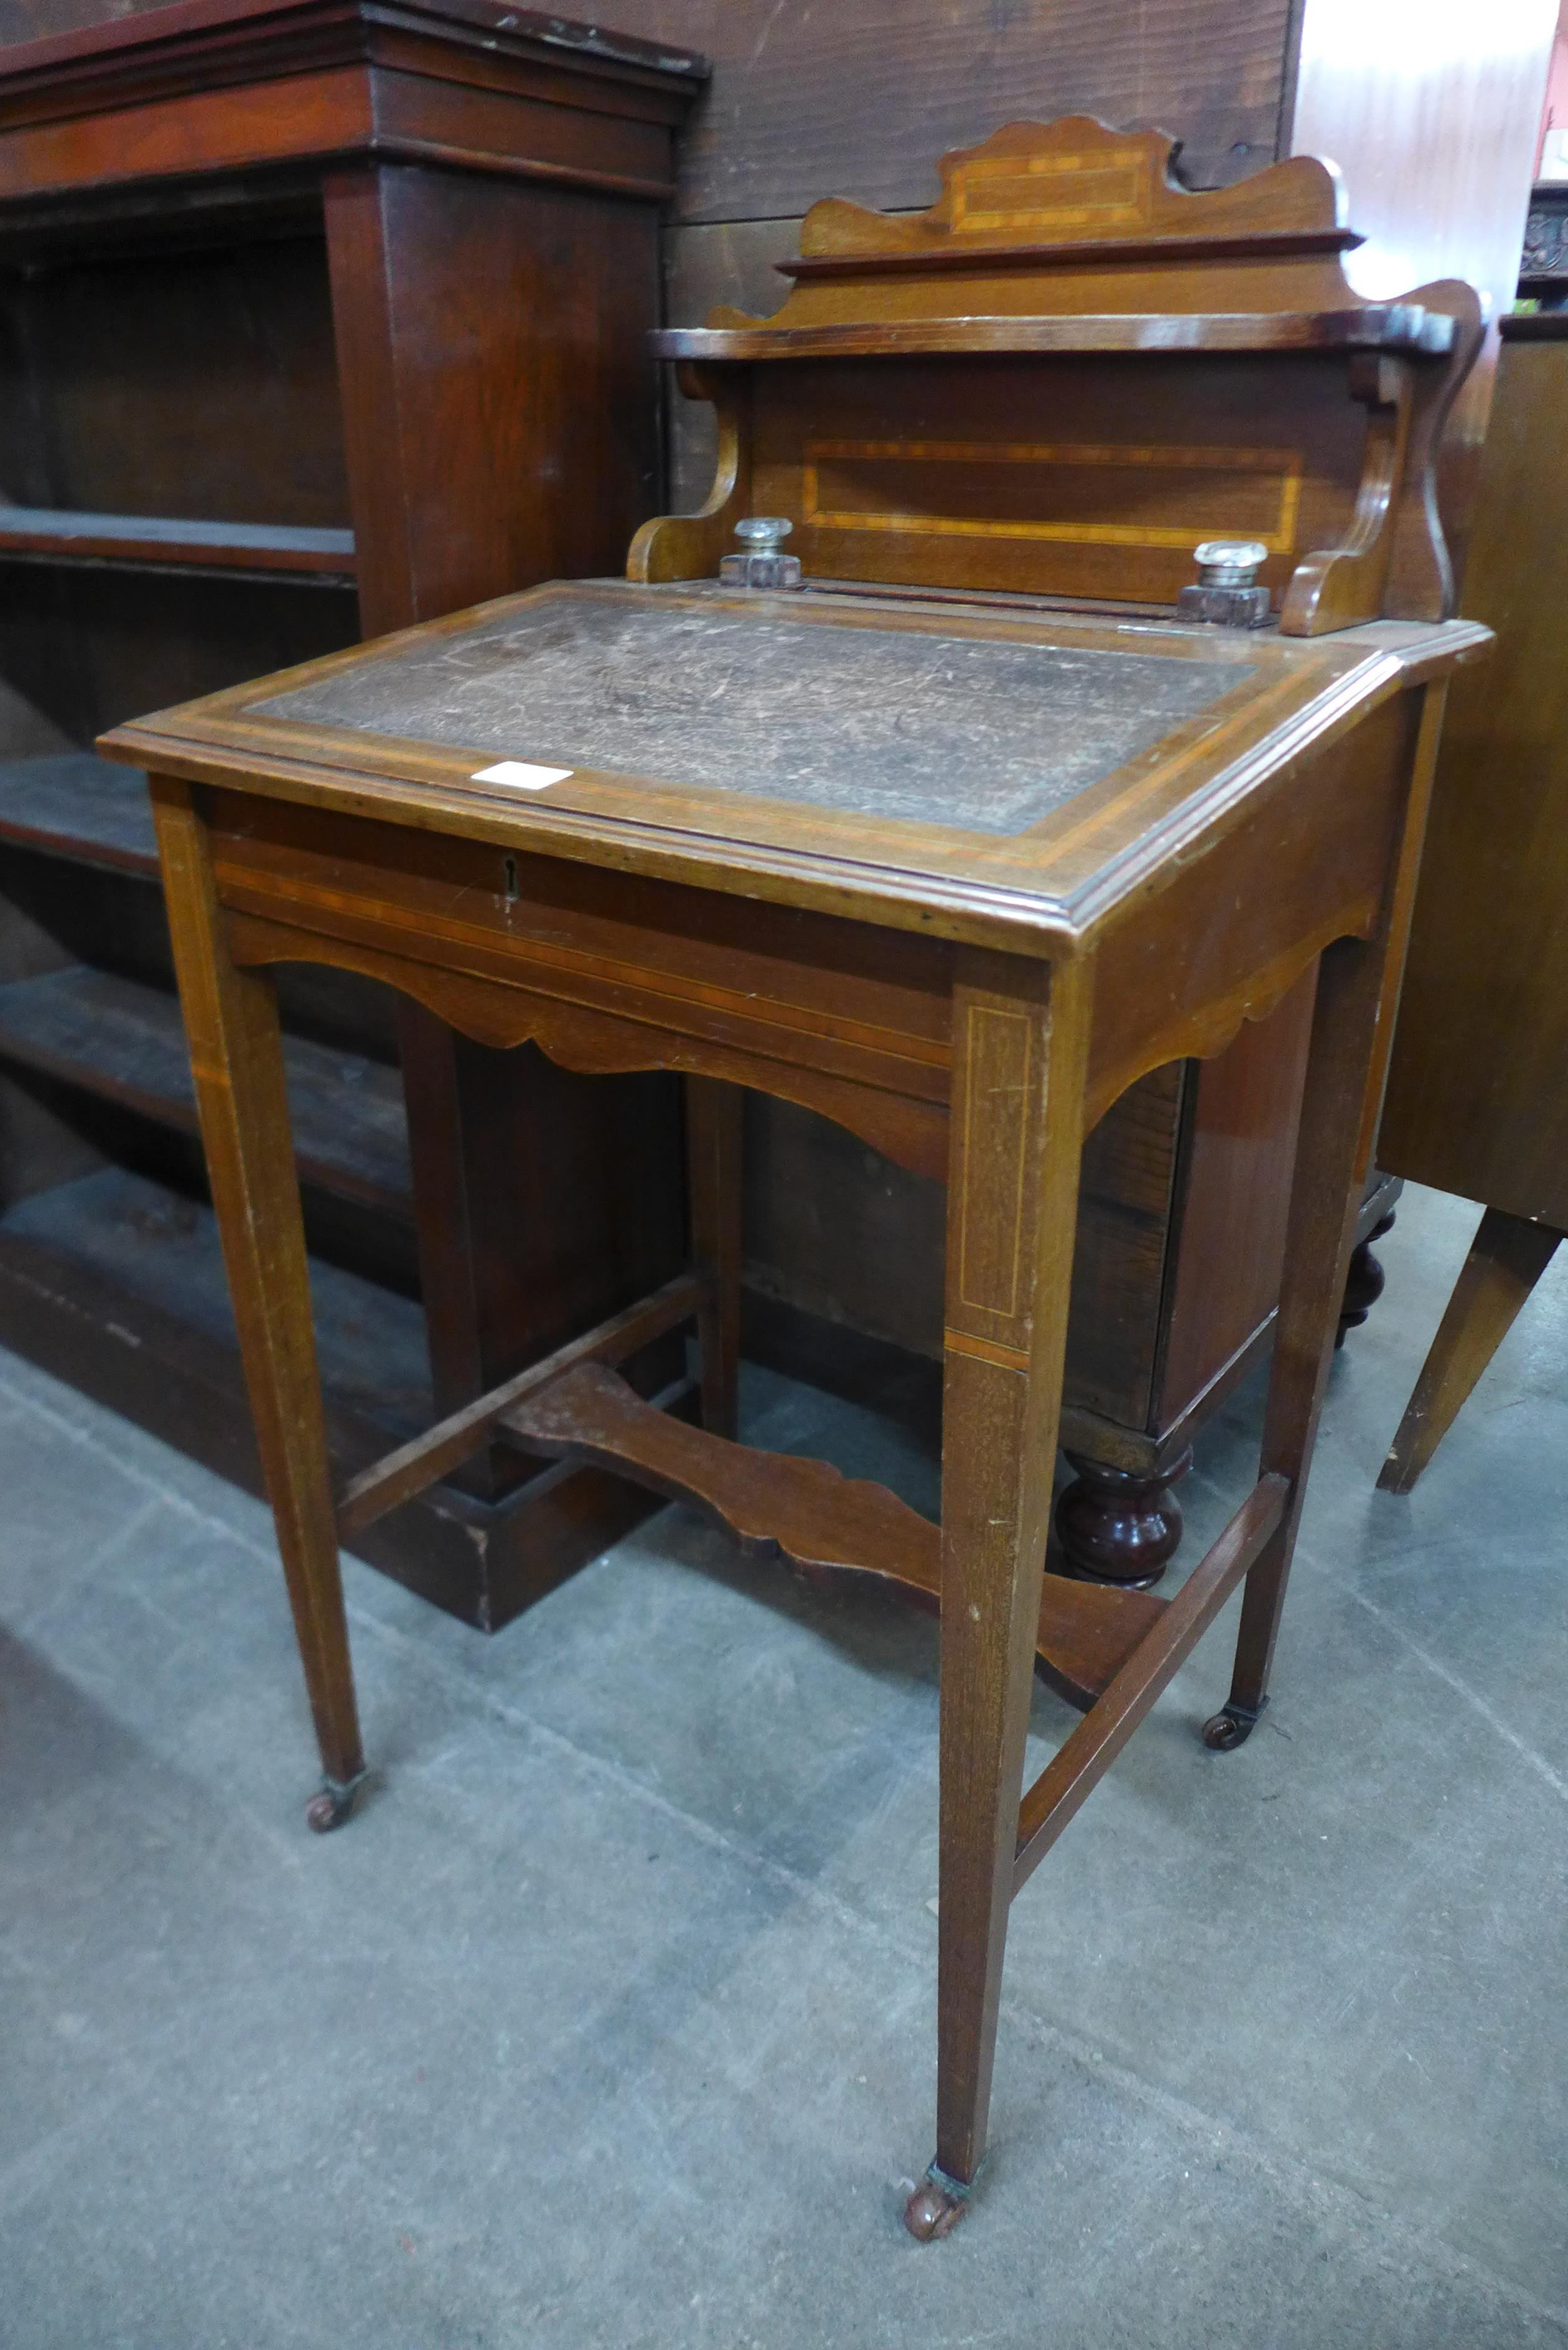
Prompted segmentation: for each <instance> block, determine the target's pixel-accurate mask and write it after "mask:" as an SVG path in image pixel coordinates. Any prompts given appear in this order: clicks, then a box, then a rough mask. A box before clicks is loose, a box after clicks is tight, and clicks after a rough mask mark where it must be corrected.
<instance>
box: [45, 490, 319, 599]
mask: <svg viewBox="0 0 1568 2350" xmlns="http://www.w3.org/2000/svg"><path fill="white" fill-rule="evenodd" d="M4 555H18V556H34V557H44V558H46V559H48V560H51V561H53V562H56V563H113V564H123V565H128V566H134V567H137V568H138V569H140V568H141V567H144V566H147V565H154V566H160V567H161V566H163V565H167V564H178V565H182V566H184V567H187V568H189V567H195V568H197V569H201V570H208V569H213V570H220V571H230V570H234V571H252V572H254V571H270V572H282V573H285V574H292V575H293V576H294V577H296V578H297V577H306V578H312V579H317V580H319V581H321V582H322V583H323V584H326V583H327V582H329V581H332V580H350V579H352V578H353V577H354V573H355V556H354V534H353V532H352V531H351V530H312V529H305V528H302V527H299V526H296V525H292V524H281V523H263V522H187V521H183V520H181V519H178V518H176V517H175V516H172V515H115V514H82V513H78V512H75V511H71V510H67V509H64V508H60V507H55V506H14V505H7V504H0V556H4Z"/></svg>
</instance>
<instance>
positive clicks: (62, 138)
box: [0, 0, 705, 1623]
mask: <svg viewBox="0 0 1568 2350" xmlns="http://www.w3.org/2000/svg"><path fill="white" fill-rule="evenodd" d="M3 66H4V69H3V71H0V452H3V454H0V759H3V761H4V764H0V1340H3V1341H4V1342H5V1343H6V1344H8V1345H10V1346H13V1347H17V1348H19V1349H20V1350H22V1351H23V1352H24V1353H26V1354H27V1355H29V1356H31V1357H33V1358H34V1359H35V1360H36V1361H38V1362H40V1363H42V1364H44V1365H45V1366H46V1367H48V1368H50V1369H52V1370H54V1371H56V1372H57V1373H58V1374H59V1375H60V1376H62V1377H64V1378H67V1379H69V1380H71V1381H73V1382H74V1383H75V1384H76V1385H78V1387H80V1388H85V1389H86V1390H87V1391H88V1392H89V1393H91V1394H94V1395H96V1396H98V1397H99V1398H100V1399H103V1400H105V1401H107V1402H109V1403H110V1404H112V1405H113V1406H115V1407H116V1408H117V1409H119V1410H121V1411H124V1412H128V1413H129V1414H130V1416H131V1417H132V1418H134V1419H139V1420H140V1421H141V1422H142V1423H143V1424H144V1425H146V1426H148V1427H151V1428H153V1429H155V1430H157V1431H158V1432H159V1433H161V1434H162V1435H163V1436H165V1437H168V1438H169V1439H171V1440H172V1441H174V1442H175V1443H177V1444H180V1445H182V1446H183V1447H184V1448H185V1449H186V1450H188V1451H192V1452H193V1453H195V1454H196V1455H198V1456H199V1457H201V1458H202V1459H203V1460H205V1461H209V1462H210V1463H211V1464H213V1466H215V1467H217V1468H219V1469H221V1470H223V1471H224V1472H225V1473H227V1474H229V1475H231V1476H234V1477H237V1478H239V1479H241V1480H242V1481H244V1482H249V1483H251V1484H253V1485H255V1484H256V1483H257V1482H258V1471H257V1466H256V1461H255V1457H254V1444H253V1440H252V1437H251V1433H250V1425H249V1417H248V1413H247V1410H246V1407H245V1399H244V1390H243V1384H242V1380H241V1376H240V1371H239V1365H238V1358H237V1355H236V1353H235V1351H234V1343H233V1336H232V1323H231V1319H230V1315H229V1310H228V1304H227V1295H226V1289H225V1285H224V1282H223V1271H222V1265H221V1261H220V1257H219V1253H218V1249H217V1243H216V1237H215V1232H214V1230H213V1223H212V1219H211V1214H210V1211H209V1210H208V1208H207V1206H206V1204H205V1189H204V1183H203V1179H202V1165H201V1153H200V1149H199V1147H198V1145H197V1142H196V1139H195V1119H194V1108H193V1102H192V1088H191V1078H190V1071H189V1066H188V1062H187V1057H186V1054H185V1049H184V1042H183V1035H182V1028H181V1024H180V1017H179V1011H178V1006H177V1003H176V1001H175V997H174V994H173V993H172V978H171V965H170V961H169V951H168V943H167V938H166V933H165V929H164V924H163V918H162V907H161V897H160V893H159V889H158V882H157V875H156V864H155V858H154V853H153V846H152V832H151V819H150V816H149V813H148V809H147V806H146V797H145V791H144V788H143V786H142V785H141V783H140V778H138V777H137V776H135V775H128V774H126V773H125V772H124V771H123V770H120V769H116V768H112V767H109V765H107V764H102V763H100V762H99V760H97V759H96V758H95V757H94V756H93V755H92V754H91V753H90V751H89V750H88V747H87V746H88V744H90V743H91V742H92V741H93V739H94V737H95V735H96V734H97V733H99V732H100V731H101V730H102V729H103V728H104V727H106V726H108V725H111V724H113V723H116V722H118V721H119V720H120V719H123V718H125V717H127V716H130V715H133V714H135V713H137V712H142V711H146V710H150V709H153V708H156V707H158V706H160V705H161V704H164V703H168V702H175V701H179V700H182V699H183V698H185V697H187V696H189V695H191V694H193V693H199V692H202V691H211V690H213V689H216V688H218V687H220V686H222V685H225V684H230V683H234V682H236V681H240V680H242V679H244V678H246V677H250V676H253V675H255V674H257V673H258V672H261V671H267V670H271V669H275V668H276V667H277V666H279V665H280V664H281V663H284V662H288V661H293V660H301V659H304V658H306V657H308V656H309V655H312V654H315V653H319V652H322V651H325V650H330V649H332V648H335V647H339V646H342V645H346V644H348V643H351V642H352V641H354V639H356V638H357V637H358V636H359V635H361V634H366V635H372V634H378V633H379V632H381V631H383V630H385V629H391V628H396V627H399V626H401V625H404V624H407V623H410V622H413V621H415V620H421V619H430V618H431V617H433V616H434V615H436V614H439V613H441V612H443V611H447V610H450V609H452V608H456V607H459V606H462V605H466V604H470V603H472V602H475V601H478V600H480V599H482V598H484V597H487V596H492V595H495V594H499V593H501V592H502V591H504V590H505V589H509V588H515V587H524V586H526V585H529V584H531V583H532V582H534V581H535V580H538V579H543V578H548V577H556V576H559V575H563V574H565V575H580V574H583V573H591V572H596V571H598V572H603V571H612V572H613V571H618V569H619V568H620V567H621V564H622V562H623V560H624V556H625V549H626V546H627V542H628V539H629V538H630V536H631V535H632V532H633V531H634V530H635V528H636V527H637V525H638V524H639V521H640V520H641V519H642V518H643V517H644V516H645V515H648V514H649V513H651V512H652V511H653V510H654V509H655V507H656V506H657V505H658V504H659V498H660V490H661V486H662V485H661V479H660V474H661V466H660V458H659V387H658V381H657V377H656V374H655V371H654V369H653V366H652V363H651V361H650V359H649V357H648V331H649V328H650V327H652V326H653V325H655V324H657V322H658V318H659V250H658V239H659V213H660V207H661V205H662V204H663V203H664V201H665V199H666V198H667V196H668V195H669V193H670V188H671V185H672V180H673V140H674V132H675V130H676V128H677V126H678V124H679V122H680V120H681V118H682V116H683V114H684V112H685V110H686V109H687V107H688V106H689V104H690V102H691V99H692V98H693V97H694V96H695V94H696V92H697V91H698V89H699V88H701V81H702V78H703V74H704V70H705V68H704V67H703V63H702V60H701V58H698V57H693V56H690V55H686V54H683V53H681V52H679V51H671V50H670V48H668V47H664V46H660V47H658V48H655V47H651V46H649V45H645V44H642V43H639V42H636V41H623V40H618V39H617V38H615V37H614V36H609V35H607V34H601V33H598V32H595V31H590V30H588V29H587V28H585V27H574V26H569V25H563V24H562V23H561V22H560V21H559V20H558V19H555V18H549V17H544V16H532V15H530V14H528V13H526V12H519V11H517V10H514V9H504V8H503V7H501V6H499V5H494V0H420V5H402V0H397V5H381V0H285V4H284V5H270V6H266V7H265V8H258V7H256V6H255V5H254V0H246V4H245V5H234V0H184V5H177V6H173V7H170V8H164V9H158V10H156V11H152V12H150V13H147V14H143V15H140V16H133V17H131V18H130V19H129V20H126V21H123V22H120V23H118V24H114V25H108V26H98V27H95V28H94V29H93V30H91V31H90V32H88V33H83V34H78V35H69V36H60V37H58V38H56V39H52V40H47V41H40V42H36V43H33V44H30V45H28V46H26V47H16V48H12V49H10V50H8V51H6V52H5V54H4V60H3ZM286 1006H287V1019H288V1024H289V1027H290V1031H291V1045H290V1055H291V1073H292V1079H293V1092H292V1107H293V1117H294V1125H295V1139H296V1152H297V1156H298V1159H299V1164H300V1168H301V1172H302V1175H303V1177H304V1178H305V1180H306V1185H307V1201H308V1225H309V1232H310V1239H311V1244H312V1248H313V1252H314V1273H313V1281H314V1291H315V1299H316V1307H317V1323H318V1329H319V1343H320V1347H321V1353H322V1357H323V1364H324V1369H325V1372H326V1377H327V1385H328V1388H329V1391H330V1396H331V1404H332V1419H333V1441H334V1444H335V1446H336V1448H337V1453H338V1456H339V1459H340V1461H342V1463H343V1464H344V1465H345V1466H347V1467H351V1466H353V1465H355V1464H356V1463H358V1462H359V1461H363V1460H366V1459H369V1458H370V1457H372V1456H373V1455H375V1454H376V1453H379V1452H380V1451H384V1450H385V1448H386V1440H387V1436H388V1434H389V1432H392V1433H394V1434H395V1433H398V1432H410V1431H411V1430H413V1429H414V1428H416V1427H418V1426H420V1425H422V1424H423V1423H424V1422H425V1421H426V1420H427V1419H429V1418H430V1416H431V1411H432V1409H436V1410H439V1409H450V1408H451V1407H452V1405H453V1404H454V1403H456V1402H459V1401H462V1399H464V1397H465V1395H466V1394H467V1393H469V1392H475V1391H477V1390H478V1389H480V1388H483V1387H485V1386H487V1385H489V1384H491V1383H492V1382H493V1380H494V1379H495V1378H497V1377H501V1376H505V1374H506V1372H507V1370H508V1368H511V1367H518V1366H519V1365H520V1364H521V1363H523V1362H525V1361H527V1360H529V1359H531V1358H532V1357H534V1356H535V1355H538V1354H541V1353H544V1352H545V1351H547V1349H548V1348H549V1347H552V1346H554V1345H556V1344H557V1343H558V1342H559V1341H560V1340H561V1339H562V1338H563V1337H565V1336H567V1335H569V1334H570V1333H571V1332H572V1331H573V1330H574V1329H576V1327H578V1326H582V1325H583V1324H585V1323H587V1322H591V1321H592V1320H594V1319H595V1318H596V1317H597V1316H598V1315H602V1314H604V1313H606V1312H607V1311H614V1310H615V1308H616V1307H617V1305H618V1304H620V1303H622V1302H624V1300H625V1299H626V1298H628V1297H631V1296H635V1295H639V1293H640V1292H641V1291H643V1290H645V1289H646V1288H647V1287H648V1285H649V1281H650V1279H651V1280H658V1279H659V1278H661V1277H662V1276H663V1275H664V1274H666V1273H667V1272H668V1271H669V1270H670V1269H671V1268H672V1267H673V1265H674V1264H675V1263H676V1262H677V1260H678V1258H679V1256H680V1251H681V1247H682V1235H681V1217H682V1208H681V1169H680V1123H679V1104H678V1100H677V1099H676V1097H675V1096H674V1094H673V1092H672V1090H671V1089H670V1081H669V1080H666V1079H660V1078H657V1077H648V1078H628V1079H621V1080H616V1081H614V1082H612V1083H610V1084H608V1085H607V1084H604V1083H602V1082H597V1083H596V1082H594V1081H591V1080H587V1079H584V1078H576V1077H573V1076H569V1075H568V1074H567V1073H565V1072H562V1071H558V1070H556V1069H553V1068H552V1067H551V1066H549V1065H548V1064H547V1063H545V1061H544V1060H543V1059H542V1057H541V1056H539V1055H505V1056H503V1055H496V1054H490V1053H486V1052H484V1051H483V1050H482V1049H481V1048H479V1047H477V1046H474V1045H468V1044H466V1043H462V1042H460V1041H458V1040H455V1039H453V1038H452V1035H450V1033H449V1032H448V1031H447V1030H446V1029H445V1028H443V1027H442V1026H441V1024H439V1023H437V1022H435V1021H434V1020H432V1019H431V1018H429V1017H428V1016H427V1015H423V1014H401V1013H400V1012H399V1011H398V1010H397V1009H396V1008H395V1006H394V1004H393V1002H392V1000H391V998H390V997H389V996H388V995H385V994H384V993H382V992H381V991H379V989H377V988H376V987H374V986H372V985H369V984H368V983H365V982H364V981H362V980H350V979H349V978H348V976H347V975H339V974H333V973H331V972H311V971H306V970H303V969H302V970H300V971H299V972H296V974H295V975H294V976H293V979H292V981H291V982H290V983H289V984H288V985H287V987H286ZM405 1078H406V1084H407V1094H408V1115H407V1116H405ZM540 1120H545V1121H548V1126H549V1131H550V1134H551V1149H550V1150H549V1151H548V1152H547V1153H542V1152H539V1151H537V1150H533V1151H531V1150H530V1149H529V1136H530V1134H531V1133H533V1132H535V1131H537V1130H538V1128H537V1124H536V1122H537V1121H540ZM519 1207H521V1209H522V1211H523V1212H522V1214H521V1215H520V1214H519V1212H518V1211H519ZM503 1222H504V1227H505V1229H506V1230H507V1232H508V1233H509V1234H510V1235H511V1236H512V1237H511V1238H510V1239H509V1240H508V1243H507V1245H506V1247H505V1248H504V1249H502V1248H500V1247H499V1246H498V1244H497V1243H496V1240H495V1235H496V1233H497V1232H499V1231H500V1230H501V1229H502V1227H503ZM519 1230H521V1231H522V1232H523V1233H524V1240H523V1242H522V1243H521V1245H520V1244H519V1243H518V1241H517V1239H516V1237H515V1236H516V1234H517V1232H519ZM421 1298H422V1306H421ZM668 1369H669V1365H668V1364H667V1363H664V1364H661V1363H660V1362H658V1361H652V1362H649V1363H648V1364H646V1365H645V1366H644V1367H643V1371H644V1376H645V1378H646V1379H648V1380H649V1381H653V1382H657V1381H658V1379H659V1378H660V1377H661V1376H663V1375H665V1374H667V1372H668ZM469 1486H470V1490H467V1491H462V1490H458V1489H457V1488H441V1489H438V1490H437V1491H436V1492H434V1493H433V1494H432V1495H431V1496H430V1497H428V1499H427V1500H426V1502H425V1503H421V1504H420V1505H417V1506H416V1507H414V1508H412V1509H410V1510H409V1511H406V1512H404V1513H401V1514H400V1517H397V1518H393V1519H391V1520H389V1521H388V1522H387V1523H385V1524H384V1525H383V1526H381V1527H379V1528H378V1529H377V1530H376V1532H375V1534H373V1535H370V1536H368V1537H367V1541H366V1555H369V1556H371V1557H373V1558H374V1559H375V1561H376V1563H377V1564H379V1565H382V1566H384V1567H387V1568H389V1570H390V1571H391V1572H393V1573H395V1574H397V1575H400V1576H401V1577H402V1578H403V1579H404V1580H406V1581H409V1582H410V1583H411V1584H413V1585H414V1586H416V1587H417V1588H420V1589H421V1590H423V1591H425V1592H426V1593H427V1594H428V1595H429V1596H431V1597H434V1598H438V1599H440V1600H441V1602H442V1603H443V1604H444V1605H446V1606H448V1607H452V1608H454V1609H455V1610H457V1612H459V1613H462V1614H463V1615H465V1616H467V1617H470V1618H471V1619H472V1620H474V1621H477V1622H482V1623H483V1622H494V1621H498V1620H502V1619H504V1617H505V1616H506V1615H508V1614H510V1613H513V1612H514V1610H515V1608H516V1607H518V1606H521V1605H523V1604H524V1602H525V1601H526V1599H527V1598H528V1597H529V1596H534V1595H535V1594H536V1593H537V1592H538V1591H539V1590H541V1589H544V1588H547V1587H548V1586H549V1585H550V1584H551V1583H552V1582H554V1581H556V1580H557V1579H558V1578H559V1576H560V1575H563V1574H565V1573H566V1572H569V1571H570V1569H571V1568H572V1567H573V1566H575V1565H579V1564H580V1563H581V1562H582V1560H583V1559H584V1558H586V1557H587V1556H589V1555H592V1554H593V1552H594V1551H595V1550H596V1549H597V1548H600V1547H602V1546H603V1545H604V1544H606V1543H607V1542H608V1541H610V1540H612V1539H613V1538H614V1537H615V1535H616V1534H618V1532H620V1531H621V1530H623V1529H624V1527H625V1526H626V1525H627V1524H628V1523H630V1522H631V1521H632V1519H633V1518H634V1517H635V1516H636V1515H637V1514H639V1509H640V1504H639V1501H638V1498H637V1497H636V1496H635V1494H633V1493H632V1492H631V1489H630V1488H628V1487H627V1486H625V1485H623V1484H619V1483H615V1482H611V1481H608V1480H601V1479H599V1478H597V1477H595V1476H592V1475H587V1476H584V1475H580V1474H578V1475H567V1476H565V1477H563V1476H562V1475H561V1474H560V1473H559V1472H558V1471H537V1470H533V1469H530V1468H529V1467H528V1466H527V1465H526V1464H524V1462H523V1461H520V1460H512V1459H508V1458H506V1457H501V1458H498V1460H497V1461H493V1462H490V1463H486V1464H482V1465H481V1466H480V1468H479V1469H478V1471H477V1473H476V1474H474V1475H473V1476H472V1477H471V1479H470V1480H469Z"/></svg>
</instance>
